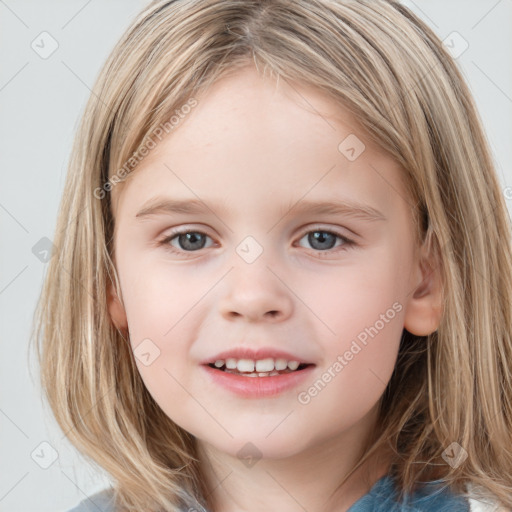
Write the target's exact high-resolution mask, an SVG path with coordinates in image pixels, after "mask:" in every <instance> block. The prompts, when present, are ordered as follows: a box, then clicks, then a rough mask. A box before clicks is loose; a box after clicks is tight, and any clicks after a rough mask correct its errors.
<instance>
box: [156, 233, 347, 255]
mask: <svg viewBox="0 0 512 512" xmlns="http://www.w3.org/2000/svg"><path fill="white" fill-rule="evenodd" d="M315 232H321V233H328V234H330V235H334V236H335V237H337V238H339V239H340V240H342V241H343V242H344V243H343V245H342V246H341V247H342V249H338V251H335V250H334V248H331V249H326V250H324V251H320V250H316V249H310V250H311V251H314V252H315V253H316V254H318V255H321V257H323V255H324V254H326V255H330V254H332V253H333V252H339V251H344V250H347V249H349V248H351V247H353V246H356V245H357V244H356V243H355V242H354V241H353V240H351V239H349V238H347V237H346V236H344V235H342V234H341V233H338V232H337V231H331V230H327V229H322V228H314V229H309V230H307V231H304V232H303V233H302V234H301V235H300V237H299V240H302V238H304V236H305V235H307V234H308V233H315ZM187 233H197V234H200V235H204V236H206V237H208V238H211V237H210V236H209V235H208V234H207V233H204V232H203V231H199V230H195V229H176V230H174V231H171V233H169V235H167V236H166V237H165V238H164V239H163V240H161V241H160V242H158V245H159V246H164V248H165V249H166V250H168V251H169V252H171V253H172V254H178V255H183V254H190V255H192V254H194V253H197V252H200V251H201V249H198V250H196V251H185V250H177V249H176V248H174V247H173V246H172V245H170V242H171V241H172V240H174V239H175V238H176V237H177V236H179V235H185V234H187ZM335 247H336V246H335ZM338 247H339V246H338ZM187 257H188V256H187Z"/></svg>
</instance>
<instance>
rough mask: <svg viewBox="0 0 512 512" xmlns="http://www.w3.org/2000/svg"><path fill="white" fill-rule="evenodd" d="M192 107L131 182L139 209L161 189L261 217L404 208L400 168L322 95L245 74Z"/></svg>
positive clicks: (225, 81)
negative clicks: (326, 203) (348, 203)
mask: <svg viewBox="0 0 512 512" xmlns="http://www.w3.org/2000/svg"><path fill="white" fill-rule="evenodd" d="M195 99H196V101H197V102H198V104H197V106H195V107H194V109H193V110H192V111H191V112H190V113H189V114H187V115H186V116H184V118H183V119H182V120H181V121H180V124H179V126H177V128H176V129H175V130H173V131H172V132H171V133H170V134H169V135H168V136H167V137H166V138H164V139H163V141H162V142H160V143H158V144H157V146H156V148H155V149H153V150H151V152H150V154H149V155H148V156H147V157H146V158H145V159H144V160H143V161H142V162H141V164H139V167H138V168H137V169H136V170H135V171H134V175H133V176H132V177H131V178H130V181H134V182H136V183H137V184H136V187H135V188H134V189H132V192H134V190H136V191H137V196H138V197H139V199H140V201H139V203H140V202H142V199H144V200H147V199H148V198H150V196H151V195H154V194H155V192H156V191H157V189H159V190H158V192H160V193H161V192H164V191H167V192H168V193H169V194H170V195H174V196H176V195H178V196H180V197H190V198H192V197H194V196H195V199H198V198H199V199H201V198H209V199H211V200H212V202H213V203H216V202H226V201H228V202H230V203H231V204H233V205H234V204H236V203H237V202H239V204H240V205H241V206H243V207H244V208H250V207H252V208H255V209H257V208H259V209H260V210H261V209H262V207H265V208H269V207H270V205H271V204H272V203H281V205H280V206H279V208H280V210H282V209H283V208H285V207H286V206H289V205H291V204H293V203H294V202H296V201H297V200H298V199H300V198H301V197H304V198H305V199H306V198H307V199H310V200H317V199H320V198H325V197H326V196H327V195H328V196H329V199H333V200H335V199H336V197H339V198H344V197H345V198H348V197H351V198H352V199H355V198H357V199H360V200H361V201H362V200H365V199H366V200H367V201H366V202H367V203H371V204H372V206H374V207H375V208H376V209H379V210H381V211H386V210H389V209H390V208H392V207H393V204H394V203H393V201H402V202H403V201H406V202H407V197H406V193H405V190H404V187H402V183H401V177H402V170H401V169H400V167H399V166H398V165H397V164H396V162H394V161H393V160H392V159H391V158H390V157H389V156H388V155H386V154H384V153H383V152H381V151H380V150H379V148H378V147H377V146H376V145H375V144H373V142H372V141H371V140H369V139H368V137H367V136H366V135H365V133H364V132H363V131H362V130H361V128H360V126H359V125H358V123H357V121H356V120H355V118H354V116H352V115H351V114H350V113H349V112H348V111H347V110H346V109H343V108H342V107H341V106H340V105H339V104H337V103H336V102H335V101H334V100H333V99H331V98H329V97H327V96H326V95H325V94H323V93H322V92H321V91H318V90H317V89H315V88H312V87H307V86H300V85H298V84H296V83H289V82H286V81H284V80H282V79H281V80H279V81H278V82H276V81H274V80H270V79H264V78H262V77H260V75H259V74H258V73H257V71H256V70H254V69H252V68H246V69H244V70H239V71H238V72H237V73H234V74H232V75H230V76H227V77H224V78H222V79H220V80H219V81H217V82H216V83H214V84H213V85H212V86H211V87H210V88H209V89H208V90H207V91H205V92H203V93H202V94H200V95H198V96H196V97H195ZM347 150H348V152H347ZM351 150H352V152H351ZM354 156H355V157H356V158H354ZM164 189H165V190H164ZM114 193H115V191H114Z"/></svg>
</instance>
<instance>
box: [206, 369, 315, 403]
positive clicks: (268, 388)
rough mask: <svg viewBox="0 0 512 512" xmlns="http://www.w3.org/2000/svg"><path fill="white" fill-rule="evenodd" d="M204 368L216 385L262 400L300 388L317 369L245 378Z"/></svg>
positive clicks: (237, 393) (246, 396)
mask: <svg viewBox="0 0 512 512" xmlns="http://www.w3.org/2000/svg"><path fill="white" fill-rule="evenodd" d="M202 367H203V368H204V369H205V370H206V372H207V374H208V376H209V378H210V379H211V380H212V381H213V382H214V383H215V384H218V385H220V386H222V387H223V388H225V389H227V390H228V391H231V392H233V393H235V394H236V395H239V396H243V397H244V398H262V397H269V396H275V395H279V394H280V393H283V392H285V391H288V390H290V389H293V388H295V387H297V386H299V385H300V384H301V383H302V382H303V381H304V380H305V379H307V378H308V377H309V376H310V375H311V372H312V371H313V369H314V368H315V366H314V365H310V366H307V367H306V368H304V369H303V370H298V371H294V372H290V373H284V374H282V375H274V376H272V377H243V376H241V375H235V374H233V373H226V372H223V371H221V370H217V369H215V368H212V367H211V366H208V365H202Z"/></svg>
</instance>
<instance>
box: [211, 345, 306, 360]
mask: <svg viewBox="0 0 512 512" xmlns="http://www.w3.org/2000/svg"><path fill="white" fill-rule="evenodd" d="M229 358H232V359H252V360H253V361H259V360H261V359H269V358H272V359H286V360H287V361H298V362H299V363H303V364H313V363H311V362H310V361H307V360H306V359H304V358H302V357H300V356H297V355H294V354H291V353H290V352H285V351H284V350H278V349H275V348H272V347H268V348H265V347H262V348H259V349H254V348H249V347H236V348H232V349H229V350H225V351H223V352H220V353H218V354H217V355H215V356H213V357H211V358H208V359H206V360H204V361H202V362H201V364H212V363H215V361H218V360H219V359H222V360H224V361H225V360H226V359H229Z"/></svg>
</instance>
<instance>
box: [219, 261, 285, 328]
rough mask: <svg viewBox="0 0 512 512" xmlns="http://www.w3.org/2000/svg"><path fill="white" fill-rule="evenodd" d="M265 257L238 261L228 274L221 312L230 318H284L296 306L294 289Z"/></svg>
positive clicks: (261, 319)
mask: <svg viewBox="0 0 512 512" xmlns="http://www.w3.org/2000/svg"><path fill="white" fill-rule="evenodd" d="M276 274H277V272H276V271H275V270H274V269H272V270H270V268H269V267H267V265H266V263H265V262H264V261H258V262H254V263H252V264H246V263H242V264H237V265H235V267H234V268H233V269H232V271H231V272H229V274H228V275H227V276H226V277H225V282H224V287H223V290H224V292H223V293H224V295H223V296H222V298H221V299H220V301H219V310H220V314H221V315H222V316H223V317H224V318H225V319H226V320H228V321H233V320H237V319H239V320H246V321H248V322H260V321H272V322H282V321H283V320H286V319H287V318H289V317H290V315H291V314H292V310H293V301H292V297H291V291H290V289H289V288H287V286H286V285H285V284H284V282H283V281H284V280H283V281H282V280H281V279H282V278H281V279H280V278H279V277H277V275H278V274H277V275H276Z"/></svg>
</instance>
